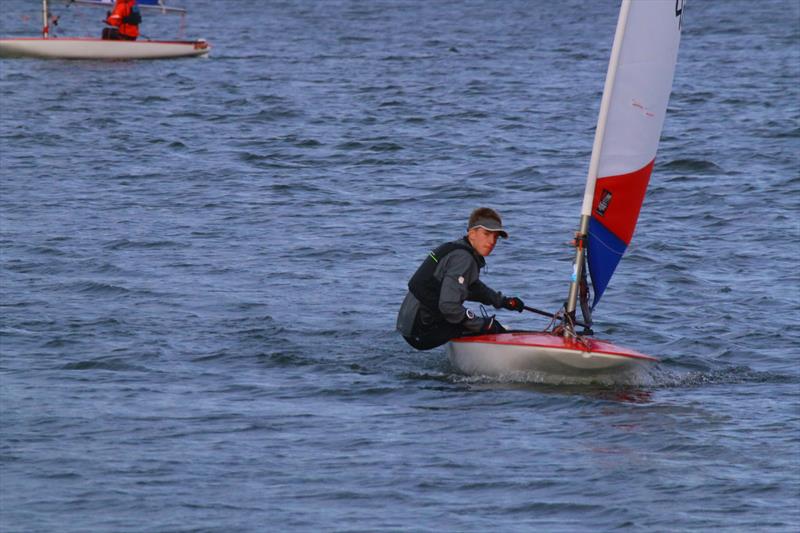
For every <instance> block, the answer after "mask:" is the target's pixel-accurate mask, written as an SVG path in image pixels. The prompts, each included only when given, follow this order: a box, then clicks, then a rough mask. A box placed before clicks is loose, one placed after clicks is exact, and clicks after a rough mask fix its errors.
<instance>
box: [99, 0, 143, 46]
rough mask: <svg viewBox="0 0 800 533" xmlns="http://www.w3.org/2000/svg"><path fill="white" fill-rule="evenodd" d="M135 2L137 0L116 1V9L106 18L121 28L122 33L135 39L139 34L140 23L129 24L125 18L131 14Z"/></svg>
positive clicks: (108, 21)
mask: <svg viewBox="0 0 800 533" xmlns="http://www.w3.org/2000/svg"><path fill="white" fill-rule="evenodd" d="M135 4H136V0H117V1H116V2H115V3H114V10H113V11H112V12H111V14H110V15H109V16H108V18H107V19H106V22H107V23H109V24H111V25H112V26H116V27H117V28H119V33H120V35H125V36H126V37H133V38H134V39H135V38H136V37H138V36H139V25H138V24H127V23H126V22H124V19H125V18H126V17H129V16H130V15H131V12H132V11H133V6H134V5H135Z"/></svg>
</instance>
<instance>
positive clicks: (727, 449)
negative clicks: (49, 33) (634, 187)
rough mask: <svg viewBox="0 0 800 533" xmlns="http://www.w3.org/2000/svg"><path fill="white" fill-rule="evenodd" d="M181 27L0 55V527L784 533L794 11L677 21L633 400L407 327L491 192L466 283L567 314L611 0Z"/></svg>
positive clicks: (791, 481) (797, 75)
mask: <svg viewBox="0 0 800 533" xmlns="http://www.w3.org/2000/svg"><path fill="white" fill-rule="evenodd" d="M54 5H55V7H54V11H55V12H57V13H59V14H61V21H62V22H61V24H60V26H59V29H58V31H59V32H60V33H61V35H64V36H67V35H80V34H84V33H85V32H92V33H99V26H100V24H99V22H98V20H99V19H100V18H101V16H100V15H99V14H98V13H97V12H96V11H90V10H87V9H86V8H76V7H75V6H72V7H64V5H63V4H54ZM190 7H191V13H190V15H189V16H188V18H187V19H186V21H185V25H184V26H182V25H181V24H180V19H178V18H171V19H166V20H165V19H163V18H159V17H157V16H156V15H154V14H147V13H145V16H146V19H145V25H144V26H143V33H144V34H145V35H148V36H151V37H169V38H172V37H176V36H181V35H183V36H185V37H205V38H206V39H208V40H209V41H210V42H211V43H212V46H213V51H212V54H211V57H209V58H208V59H191V60H178V61H151V62H144V61H143V62H92V61H85V62H62V61H40V60H2V61H0V118H1V119H2V120H0V164H1V165H0V177H1V178H2V181H1V182H0V247H1V248H0V263H1V269H0V305H2V308H1V309H2V312H1V313H0V350H1V352H2V359H0V387H1V388H0V400H1V402H0V408H1V409H2V412H1V414H2V418H1V419H0V431H1V433H0V437H1V440H0V529H2V530H3V531H4V532H23V531H24V532H45V531H48V532H49V531H70V532H71V531H76V532H77V531H126V532H127V531H267V530H275V531H293V530H298V531H318V530H337V531H380V530H393V531H395V530H415V531H442V530H444V531H603V530H630V531H675V530H697V531H708V530H717V529H719V530H726V531H754V530H757V531H797V530H798V528H800V370H798V356H799V355H800V353H798V352H800V350H798V346H799V345H800V334H798V330H797V324H798V321H800V288H799V287H800V278H799V277H798V269H797V267H798V257H799V256H800V227H798V212H799V209H798V207H800V206H799V205H798V204H800V168H799V167H800V164H799V163H798V153H800V125H799V124H800V92H799V91H798V85H800V84H799V83H798V82H799V81H800V4H798V3H797V2H796V1H795V0H785V1H784V0H767V1H764V2H751V1H749V0H729V1H725V2H700V1H696V2H687V7H686V14H685V16H684V34H683V40H682V43H681V51H680V55H679V64H678V70H677V73H676V77H675V83H674V90H673V95H672V99H671V102H670V109H669V113H668V116H667V121H666V125H665V130H664V134H663V137H662V142H661V148H660V151H659V156H658V158H657V163H656V168H655V172H654V175H653V179H652V182H651V188H650V190H649V192H648V196H647V200H646V202H645V206H644V209H643V212H642V217H641V219H640V223H639V227H638V230H637V233H636V236H635V237H634V241H633V243H632V247H631V249H630V250H629V252H628V254H627V256H626V258H625V259H624V260H623V262H622V264H621V266H620V268H619V269H618V271H617V274H616V276H615V277H614V279H613V280H612V282H611V285H610V287H609V289H608V291H607V292H606V294H605V296H604V300H603V301H602V302H601V304H600V306H599V307H598V308H597V310H596V317H595V318H596V321H597V322H596V328H595V329H596V330H597V332H598V334H599V335H600V336H601V337H604V338H611V339H613V340H614V341H615V342H618V343H620V344H623V345H628V346H632V347H635V348H636V349H638V350H640V351H642V352H645V353H649V354H653V355H656V356H658V357H660V358H661V359H662V362H661V363H659V364H658V365H656V366H654V367H653V368H651V369H650V370H649V371H648V372H646V373H644V374H642V375H639V376H638V377H637V379H636V380H634V381H633V382H628V383H624V384H615V385H609V384H599V383H596V384H583V385H580V384H569V383H562V384H558V385H556V384H547V383H542V382H541V381H542V380H540V379H538V377H537V376H527V378H525V379H517V378H515V379H510V378H509V379H489V378H482V377H466V376H463V375H460V374H458V373H457V372H455V370H454V369H453V368H452V367H451V366H450V365H449V363H448V362H447V360H446V357H445V355H444V352H443V350H434V351H431V352H426V353H417V352H414V351H413V350H412V349H411V348H410V347H408V346H407V345H406V344H405V343H404V342H403V341H402V339H401V338H400V337H398V336H397V335H396V334H395V333H394V331H393V329H394V320H395V314H396V311H397V308H398V306H399V304H400V301H401V300H402V297H403V295H404V292H405V283H406V281H407V279H408V277H409V276H410V274H411V273H412V272H413V270H414V269H415V268H416V266H417V265H418V263H419V261H421V260H422V258H423V257H424V255H425V253H426V252H427V250H428V249H430V248H431V247H432V246H434V245H436V244H438V243H439V242H441V241H444V240H448V239H452V238H456V237H458V236H460V235H461V233H462V231H463V228H464V225H465V219H466V217H467V215H468V213H469V212H470V211H471V210H472V209H473V208H474V207H477V206H478V205H482V204H486V205H490V206H492V207H495V208H497V209H498V210H499V211H500V212H501V213H502V214H503V215H504V218H505V221H506V224H507V226H508V227H509V229H510V231H511V233H512V237H511V239H509V240H508V241H507V242H503V243H502V244H501V245H500V246H498V248H497V249H496V251H495V253H494V254H493V255H492V256H491V257H490V258H489V269H488V271H487V272H485V273H484V274H483V278H482V279H484V280H485V281H486V282H487V283H488V284H489V285H491V286H493V287H495V288H497V289H500V290H502V291H504V292H506V293H511V294H519V295H520V296H522V297H523V298H524V299H525V301H526V303H528V304H530V305H533V306H535V307H539V308H545V309H549V310H555V309H557V308H558V306H559V304H560V302H561V301H562V299H563V298H564V297H565V295H566V289H567V282H568V281H567V280H568V276H569V273H570V269H571V267H570V253H571V252H570V248H569V246H568V245H567V241H568V240H569V239H570V236H571V232H572V231H573V229H574V228H575V226H576V225H577V221H578V212H579V209H580V201H581V197H582V188H583V184H584V179H585V173H586V168H587V166H588V161H589V154H590V151H591V144H592V136H593V132H594V126H595V122H596V116H597V110H598V107H599V102H600V92H601V89H602V85H603V79H604V76H605V69H606V65H607V61H608V55H609V50H610V46H611V39H612V36H613V32H614V27H615V24H616V16H617V9H618V4H617V2H612V1H608V2H605V1H603V2H600V1H597V2H583V1H579V0H569V1H563V2H544V1H542V2H531V1H522V0H520V1H516V0H510V1H504V2H488V1H472V0H467V1H462V0H459V1H455V0H453V1H447V0H444V1H438V2H425V1H417V0H400V1H389V0H374V1H370V2H362V1H335V0H330V1H316V2H313V1H293V0H292V1H290V0H285V1H275V2H263V3H260V2H257V3H254V2H245V1H243V0H238V1H233V0H231V1H226V2H217V3H211V2H209V1H206V0H198V1H195V2H191V5H190ZM38 17H39V7H38V4H37V3H36V2H25V1H22V0H4V1H3V15H2V16H1V17H0V34H2V35H4V36H8V35H34V34H35V33H36V32H37V31H38V28H39V25H40V22H39V20H38ZM157 19H158V20H157ZM499 316H500V318H501V320H503V321H504V322H505V323H507V324H508V325H510V326H512V327H518V328H533V329H539V328H543V327H544V326H545V325H546V320H545V319H542V318H540V317H537V316H535V315H527V314H526V315H517V314H513V316H512V315H511V314H510V313H508V312H503V311H501V312H500V315H499Z"/></svg>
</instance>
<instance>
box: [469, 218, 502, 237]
mask: <svg viewBox="0 0 800 533" xmlns="http://www.w3.org/2000/svg"><path fill="white" fill-rule="evenodd" d="M472 228H483V229H485V230H489V231H496V232H497V233H499V234H500V236H501V237H502V238H504V239H508V232H507V231H506V230H504V229H503V225H502V224H500V223H499V222H498V221H496V220H495V219H493V218H479V219H478V220H476V221H475V222H473V223H472V224H470V226H469V227H468V228H467V231H469V230H471V229H472Z"/></svg>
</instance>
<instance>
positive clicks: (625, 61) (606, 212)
mask: <svg viewBox="0 0 800 533" xmlns="http://www.w3.org/2000/svg"><path fill="white" fill-rule="evenodd" d="M683 5H684V0H623V2H622V7H621V9H620V17H619V21H618V25H617V32H616V35H615V37H614V46H613V47H612V56H611V61H610V63H609V71H608V75H607V78H606V86H605V90H604V94H603V103H602V104H601V110H600V117H599V118H598V126H597V132H596V134H595V135H596V137H595V144H594V147H593V153H592V162H591V164H590V171H589V177H588V179H587V190H586V197H585V198H584V207H583V214H584V215H588V214H591V218H590V219H589V228H588V229H589V231H588V243H587V262H588V265H589V274H590V276H591V280H592V286H593V288H594V301H593V303H592V307H594V306H596V305H597V302H598V301H599V300H600V297H601V296H602V295H603V292H604V291H605V289H606V287H607V285H608V282H609V280H610V279H611V276H612V275H613V274H614V270H615V269H616V267H617V264H618V263H619V261H620V259H621V258H622V255H623V254H624V253H625V250H626V249H627V248H628V245H629V244H630V242H631V238H632V237H633V233H634V230H635V228H636V221H637V220H638V218H639V211H640V209H641V206H642V202H644V197H645V192H646V190H647V184H648V182H649V181H650V174H651V172H652V170H653V165H654V164H655V157H656V150H657V148H658V141H659V138H660V136H661V129H662V126H663V124H664V115H665V114H666V110H667V103H668V101H669V95H670V91H671V89H672V78H673V74H674V72H675V64H676V61H677V56H678V44H679V42H680V33H681V26H682V17H683ZM589 206H590V207H589Z"/></svg>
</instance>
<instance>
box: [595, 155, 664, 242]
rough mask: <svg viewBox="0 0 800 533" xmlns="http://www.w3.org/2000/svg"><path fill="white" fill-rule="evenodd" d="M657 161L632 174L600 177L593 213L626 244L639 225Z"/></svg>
mask: <svg viewBox="0 0 800 533" xmlns="http://www.w3.org/2000/svg"><path fill="white" fill-rule="evenodd" d="M654 164H655V159H653V160H652V161H650V163H648V164H647V165H645V166H644V167H642V168H640V169H639V170H635V171H634V172H631V173H629V174H621V175H619V176H608V177H604V178H597V185H596V186H595V189H594V201H593V202H592V217H593V218H594V219H595V220H597V221H598V222H599V223H601V224H602V225H603V226H604V227H605V228H606V229H607V230H609V231H610V232H611V233H613V234H614V235H615V236H617V237H618V238H619V239H620V240H621V241H623V242H624V243H625V244H626V245H628V244H630V242H631V238H632V237H633V232H634V230H635V229H636V221H637V220H638V219H639V211H640V210H641V208H642V203H643V202H644V195H645V193H646V192H647V184H648V183H649V182H650V174H651V173H652V172H653V165H654Z"/></svg>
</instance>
